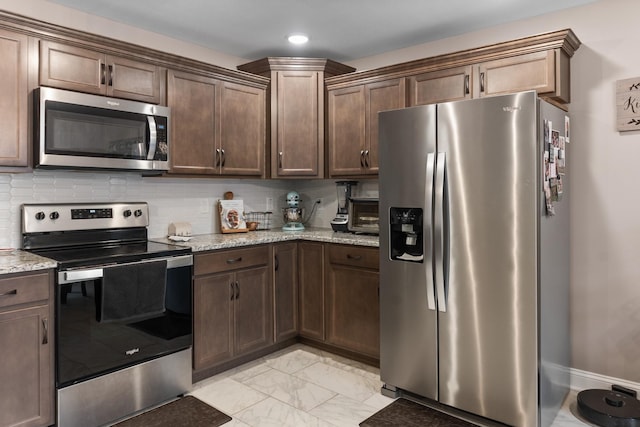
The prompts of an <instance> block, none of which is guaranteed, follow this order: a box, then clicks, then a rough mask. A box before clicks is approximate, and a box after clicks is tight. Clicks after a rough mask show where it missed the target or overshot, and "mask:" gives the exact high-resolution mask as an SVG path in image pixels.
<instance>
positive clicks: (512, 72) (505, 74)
mask: <svg viewBox="0 0 640 427" xmlns="http://www.w3.org/2000/svg"><path fill="white" fill-rule="evenodd" d="M478 68H479V75H480V96H491V95H499V94H504V93H512V92H521V91H525V90H536V91H537V92H538V93H539V94H546V93H552V92H554V91H555V89H556V87H555V70H556V67H555V52H554V51H553V50H549V51H544V52H535V53H530V54H526V55H518V56H514V57H511V58H505V59H498V60H496V61H489V62H484V63H482V64H480V65H479V67H478Z"/></svg>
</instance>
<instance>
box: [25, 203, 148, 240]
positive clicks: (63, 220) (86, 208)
mask: <svg viewBox="0 0 640 427" xmlns="http://www.w3.org/2000/svg"><path fill="white" fill-rule="evenodd" d="M148 226H149V206H148V205H147V203H145V202H132V203H89V204H86V203H83V204H80V203H66V204H59V203H58V204H53V203H52V204H24V205H22V232H23V233H45V232H51V231H70V230H99V229H113V228H130V227H148Z"/></svg>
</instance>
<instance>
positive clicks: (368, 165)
mask: <svg viewBox="0 0 640 427" xmlns="http://www.w3.org/2000/svg"><path fill="white" fill-rule="evenodd" d="M365 95H366V105H367V110H366V119H367V132H366V144H365V152H364V156H363V157H364V166H365V170H364V172H365V174H366V175H377V174H378V113H379V112H380V111H385V110H393V109H397V108H403V107H405V106H406V90H405V80H404V79H393V80H386V81H383V82H378V83H371V84H368V85H366V86H365Z"/></svg>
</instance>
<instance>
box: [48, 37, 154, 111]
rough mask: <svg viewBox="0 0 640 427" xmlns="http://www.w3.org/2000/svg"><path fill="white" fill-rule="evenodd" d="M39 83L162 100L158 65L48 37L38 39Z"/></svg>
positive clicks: (142, 98)
mask: <svg viewBox="0 0 640 427" xmlns="http://www.w3.org/2000/svg"><path fill="white" fill-rule="evenodd" d="M40 85H42V86H51V87H57V88H60V89H68V90H75V91H79V92H86V93H93V94H97V95H107V96H112V97H115V98H124V99H131V100H135V101H143V102H148V103H151V104H161V103H163V100H162V99H161V93H162V92H161V85H162V75H161V70H160V67H158V66H157V65H154V64H151V63H146V62H142V61H137V60H132V59H127V58H123V57H120V56H114V55H108V54H105V53H102V52H99V51H97V50H92V49H88V48H82V47H78V46H71V45H67V44H63V43H57V42H53V41H48V40H41V41H40Z"/></svg>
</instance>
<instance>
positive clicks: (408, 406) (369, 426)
mask: <svg viewBox="0 0 640 427" xmlns="http://www.w3.org/2000/svg"><path fill="white" fill-rule="evenodd" d="M396 426H397V427H428V426H430V427H438V426H442V427H445V426H446V427H471V426H473V427H475V426H476V424H472V423H469V422H467V421H463V420H461V419H459V418H456V417H452V416H451V415H448V414H445V413H444V412H440V411H436V410H435V409H431V408H429V407H427V406H424V405H420V404H419V403H415V402H412V401H410V400H407V399H397V400H396V401H394V402H393V403H392V404H390V405H389V406H387V407H385V408H382V409H381V410H380V411H378V412H376V413H375V414H373V415H372V416H370V417H369V418H367V419H366V420H364V421H363V422H361V423H360V427H396Z"/></svg>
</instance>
